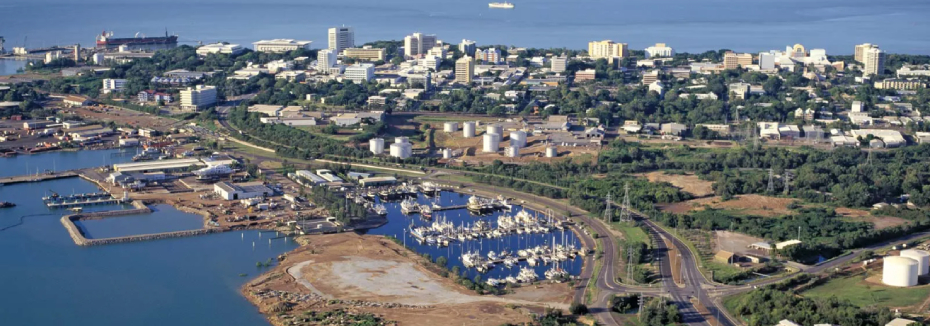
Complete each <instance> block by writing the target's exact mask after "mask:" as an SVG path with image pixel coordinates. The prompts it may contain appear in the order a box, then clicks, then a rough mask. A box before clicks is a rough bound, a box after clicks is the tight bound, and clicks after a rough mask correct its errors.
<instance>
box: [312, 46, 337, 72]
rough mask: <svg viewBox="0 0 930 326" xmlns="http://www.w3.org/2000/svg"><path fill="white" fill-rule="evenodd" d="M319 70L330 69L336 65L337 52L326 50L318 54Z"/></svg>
mask: <svg viewBox="0 0 930 326" xmlns="http://www.w3.org/2000/svg"><path fill="white" fill-rule="evenodd" d="M316 64H317V68H329V67H332V66H335V65H336V50H333V49H326V50H320V51H319V52H317V53H316Z"/></svg>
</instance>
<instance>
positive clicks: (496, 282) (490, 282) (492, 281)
mask: <svg viewBox="0 0 930 326" xmlns="http://www.w3.org/2000/svg"><path fill="white" fill-rule="evenodd" d="M485 283H486V284H487V285H490V286H498V285H500V284H501V281H500V280H498V279H496V278H489V279H488V280H487V281H486V282H485Z"/></svg>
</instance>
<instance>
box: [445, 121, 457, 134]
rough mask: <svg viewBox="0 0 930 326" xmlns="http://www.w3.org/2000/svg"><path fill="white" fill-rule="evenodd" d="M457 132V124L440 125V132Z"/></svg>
mask: <svg viewBox="0 0 930 326" xmlns="http://www.w3.org/2000/svg"><path fill="white" fill-rule="evenodd" d="M458 130H459V123H458V122H446V123H444V124H442V131H445V132H456V131H458Z"/></svg>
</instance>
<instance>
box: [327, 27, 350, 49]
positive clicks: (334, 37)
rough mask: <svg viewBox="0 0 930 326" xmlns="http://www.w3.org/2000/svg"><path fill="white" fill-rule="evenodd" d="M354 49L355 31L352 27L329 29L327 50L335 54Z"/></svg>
mask: <svg viewBox="0 0 930 326" xmlns="http://www.w3.org/2000/svg"><path fill="white" fill-rule="evenodd" d="M354 47H355V29H353V28H352V27H345V26H343V27H333V28H330V29H329V49H330V50H334V51H336V54H340V53H342V51H343V50H345V49H348V48H354Z"/></svg>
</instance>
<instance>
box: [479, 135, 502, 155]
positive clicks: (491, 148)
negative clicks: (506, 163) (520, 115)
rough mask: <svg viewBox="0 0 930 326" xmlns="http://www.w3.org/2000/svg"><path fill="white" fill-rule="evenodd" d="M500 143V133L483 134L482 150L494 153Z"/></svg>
mask: <svg viewBox="0 0 930 326" xmlns="http://www.w3.org/2000/svg"><path fill="white" fill-rule="evenodd" d="M500 145H501V135H498V134H484V149H483V150H482V152H485V153H496V152H497V149H498V147H500Z"/></svg>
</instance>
